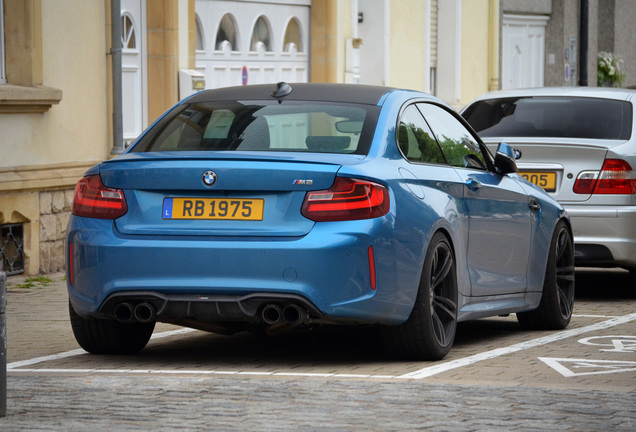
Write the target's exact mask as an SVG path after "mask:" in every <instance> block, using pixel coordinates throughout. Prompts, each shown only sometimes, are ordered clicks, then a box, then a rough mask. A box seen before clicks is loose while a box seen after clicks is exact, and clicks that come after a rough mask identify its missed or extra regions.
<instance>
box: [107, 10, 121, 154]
mask: <svg viewBox="0 0 636 432" xmlns="http://www.w3.org/2000/svg"><path fill="white" fill-rule="evenodd" d="M110 21H111V39H112V40H111V49H110V53H111V54H112V61H113V149H112V150H111V151H110V154H112V155H118V154H122V153H123V152H124V132H123V119H122V95H121V50H122V47H121V0H111V1H110Z"/></svg>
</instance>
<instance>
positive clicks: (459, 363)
mask: <svg viewBox="0 0 636 432" xmlns="http://www.w3.org/2000/svg"><path fill="white" fill-rule="evenodd" d="M634 320H636V313H634V314H629V315H624V316H622V317H617V318H612V319H610V320H607V321H603V322H600V323H597V324H592V325H589V326H586V327H581V328H577V329H571V330H564V331H561V332H558V333H554V334H551V335H548V336H545V337H541V338H538V339H532V340H529V341H526V342H521V343H518V344H515V345H510V346H508V347H505V348H497V349H494V350H491V351H486V352H483V353H479V354H475V355H472V356H470V357H464V358H461V359H457V360H452V361H449V362H446V363H441V364H436V365H435V366H430V367H426V368H424V369H420V370H418V371H415V372H411V373H408V374H404V375H401V376H399V377H398V378H404V379H409V378H410V379H422V378H427V377H430V376H433V375H437V374H440V373H442V372H446V371H449V370H451V369H457V368H460V367H464V366H468V365H471V364H474V363H477V362H480V361H483V360H490V359H493V358H495V357H500V356H503V355H507V354H512V353H515V352H518V351H523V350H527V349H530V348H535V347H538V346H541V345H547V344H549V343H552V342H557V341H560V340H563V339H568V338H571V337H573V336H578V335H581V334H584V333H589V332H592V331H597V330H604V329H607V328H610V327H614V326H617V325H620V324H625V323H628V322H630V321H634Z"/></svg>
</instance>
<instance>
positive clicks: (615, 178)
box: [573, 159, 636, 195]
mask: <svg viewBox="0 0 636 432" xmlns="http://www.w3.org/2000/svg"><path fill="white" fill-rule="evenodd" d="M573 191H574V193H577V194H587V195H589V194H592V193H593V194H613V195H634V194H636V173H634V171H633V170H632V167H631V166H630V165H629V164H628V163H627V162H625V161H624V160H621V159H606V160H605V163H603V168H602V169H601V171H600V172H599V171H583V172H582V173H580V174H579V175H578V177H577V178H576V182H575V183H574V189H573Z"/></svg>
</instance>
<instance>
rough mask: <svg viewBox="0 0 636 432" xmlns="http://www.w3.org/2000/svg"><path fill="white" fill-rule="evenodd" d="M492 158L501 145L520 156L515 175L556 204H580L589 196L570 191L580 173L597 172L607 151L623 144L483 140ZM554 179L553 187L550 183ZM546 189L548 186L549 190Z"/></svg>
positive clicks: (611, 141) (544, 139)
mask: <svg viewBox="0 0 636 432" xmlns="http://www.w3.org/2000/svg"><path fill="white" fill-rule="evenodd" d="M483 141H484V142H485V143H486V145H487V146H488V148H489V150H490V151H491V152H492V153H493V154H494V153H495V152H496V150H497V145H498V144H499V143H500V142H501V141H504V142H506V143H508V144H509V145H510V146H512V147H513V148H515V149H517V150H519V151H520V152H521V157H520V158H519V159H517V167H518V168H519V174H521V175H522V176H524V177H526V179H527V180H529V181H531V182H532V183H535V184H538V185H539V186H542V187H543V188H544V189H546V191H547V192H548V193H549V194H550V195H551V196H552V197H553V198H555V199H556V200H557V201H559V202H582V201H587V200H588V199H589V198H590V196H591V195H590V194H576V193H574V191H573V188H574V183H575V182H576V179H577V176H578V175H579V174H580V173H581V172H583V171H600V170H601V168H602V167H603V162H604V161H605V157H606V155H607V152H608V149H609V148H611V147H614V146H617V145H620V144H623V143H624V141H616V140H591V139H574V138H568V139H559V138H537V137H533V138H532V139H531V140H530V139H528V138H507V137H503V138H502V137H499V138H484V139H483ZM552 177H553V178H554V180H553V183H552V179H551V178H552ZM552 185H553V188H550V187H549V186H552Z"/></svg>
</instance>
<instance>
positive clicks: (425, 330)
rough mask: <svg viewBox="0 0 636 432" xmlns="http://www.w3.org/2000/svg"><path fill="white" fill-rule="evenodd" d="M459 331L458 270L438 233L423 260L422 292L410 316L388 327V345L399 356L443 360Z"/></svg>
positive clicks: (420, 291)
mask: <svg viewBox="0 0 636 432" xmlns="http://www.w3.org/2000/svg"><path fill="white" fill-rule="evenodd" d="M456 330H457V272H456V269H455V257H454V255H453V250H452V248H451V246H450V243H449V241H448V239H447V238H446V236H445V235H444V234H442V233H436V234H435V235H434V236H433V238H432V239H431V243H430V245H429V248H428V252H427V254H426V258H425V260H424V268H423V269H422V277H421V280H420V286H419V291H418V294H417V298H416V301H415V305H414V306H413V311H412V312H411V316H410V317H409V319H408V320H407V321H406V322H405V323H404V324H402V325H399V326H395V327H389V328H388V329H387V333H388V334H387V338H388V339H389V340H388V341H387V342H388V345H389V347H390V348H391V349H392V350H393V351H394V352H393V354H397V355H398V356H400V357H405V358H408V359H413V360H440V359H442V358H444V357H445V356H446V354H448V352H449V351H450V349H451V347H452V346H453V341H454V340H455V332H456Z"/></svg>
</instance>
